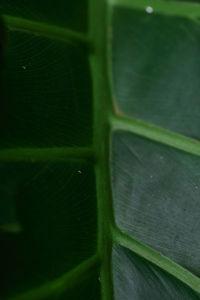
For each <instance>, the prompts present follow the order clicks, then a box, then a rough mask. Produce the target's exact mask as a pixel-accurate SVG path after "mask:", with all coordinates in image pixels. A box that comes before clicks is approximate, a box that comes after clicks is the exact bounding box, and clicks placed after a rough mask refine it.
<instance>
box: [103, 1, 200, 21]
mask: <svg viewBox="0 0 200 300" xmlns="http://www.w3.org/2000/svg"><path fill="white" fill-rule="evenodd" d="M109 3H110V4H111V5H114V6H115V5H116V6H120V7H123V8H129V9H137V10H143V11H145V9H146V7H147V6H151V7H152V8H153V13H159V14H163V15H169V16H179V17H187V18H192V19H198V17H200V5H199V3H191V2H188V3H187V2H184V1H183V2H176V1H164V0H148V1H147V0H109Z"/></svg>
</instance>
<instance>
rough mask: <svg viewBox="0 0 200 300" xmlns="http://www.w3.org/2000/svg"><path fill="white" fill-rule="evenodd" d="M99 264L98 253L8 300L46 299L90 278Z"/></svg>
mask: <svg viewBox="0 0 200 300" xmlns="http://www.w3.org/2000/svg"><path fill="white" fill-rule="evenodd" d="M98 265H99V258H98V256H97V255H94V256H92V257H91V258H89V259H87V260H85V261H84V262H82V263H81V264H80V265H78V266H77V267H75V268H74V269H73V270H72V271H70V272H68V273H67V274H65V275H63V276H61V277H60V278H58V279H56V280H53V281H50V282H48V283H46V284H44V285H42V286H41V287H37V288H35V289H32V290H29V291H28V292H26V293H23V294H21V295H17V296H15V297H12V298H7V300H35V299H37V300H39V299H45V297H48V296H52V295H54V294H55V293H58V292H60V291H63V292H64V291H67V290H68V289H71V288H75V287H76V286H77V285H78V284H79V283H81V282H83V281H85V280H87V279H88V278H90V276H91V274H92V275H93V272H94V271H95V272H96V268H97V267H98ZM97 280H98V279H97Z"/></svg>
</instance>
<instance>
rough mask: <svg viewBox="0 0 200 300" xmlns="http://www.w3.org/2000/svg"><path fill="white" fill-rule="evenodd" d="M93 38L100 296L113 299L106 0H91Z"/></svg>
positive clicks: (109, 103)
mask: <svg viewBox="0 0 200 300" xmlns="http://www.w3.org/2000/svg"><path fill="white" fill-rule="evenodd" d="M89 8H90V20H89V29H90V32H89V34H90V38H91V40H92V41H93V44H94V51H93V53H91V55H90V67H91V74H92V78H93V80H92V83H93V98H94V105H93V108H94V125H93V129H94V131H93V137H94V138H93V140H94V149H95V154H96V157H97V163H96V165H95V173H96V193H97V208H98V252H99V255H100V257H101V262H102V263H101V270H100V276H101V299H102V300H112V299H113V286H112V270H111V249H112V243H111V242H112V241H111V239H110V232H109V228H110V226H109V225H110V222H112V217H113V209H112V198H111V184H110V173H109V151H110V150H109V145H110V141H109V136H110V127H109V124H108V120H109V115H110V112H111V111H112V101H111V99H112V94H111V89H110V80H109V71H108V65H109V64H108V63H109V55H108V47H109V43H108V28H109V24H110V20H109V17H110V15H111V14H110V11H109V10H108V9H109V7H108V5H107V0H90V1H89Z"/></svg>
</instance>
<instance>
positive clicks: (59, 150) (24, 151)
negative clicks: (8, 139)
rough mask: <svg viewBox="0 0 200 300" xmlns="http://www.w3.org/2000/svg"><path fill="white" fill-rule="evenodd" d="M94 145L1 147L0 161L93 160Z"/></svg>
mask: <svg viewBox="0 0 200 300" xmlns="http://www.w3.org/2000/svg"><path fill="white" fill-rule="evenodd" d="M93 159H94V157H93V149H92V147H91V148H90V147H52V148H14V149H12V148H11V149H1V150H0V162H11V161H12V162H13V161H30V162H35V161H76V160H81V161H82V160H83V161H85V160H93Z"/></svg>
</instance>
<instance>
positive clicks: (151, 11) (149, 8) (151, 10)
mask: <svg viewBox="0 0 200 300" xmlns="http://www.w3.org/2000/svg"><path fill="white" fill-rule="evenodd" d="M145 10H146V12H147V13H148V14H152V13H153V7H151V6H147V7H146V9H145Z"/></svg>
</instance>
